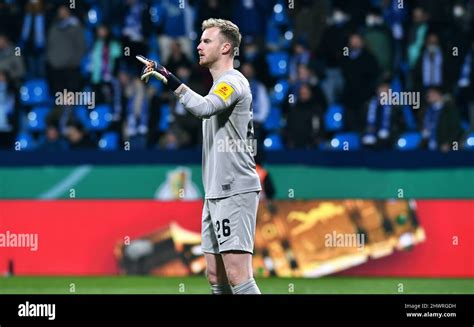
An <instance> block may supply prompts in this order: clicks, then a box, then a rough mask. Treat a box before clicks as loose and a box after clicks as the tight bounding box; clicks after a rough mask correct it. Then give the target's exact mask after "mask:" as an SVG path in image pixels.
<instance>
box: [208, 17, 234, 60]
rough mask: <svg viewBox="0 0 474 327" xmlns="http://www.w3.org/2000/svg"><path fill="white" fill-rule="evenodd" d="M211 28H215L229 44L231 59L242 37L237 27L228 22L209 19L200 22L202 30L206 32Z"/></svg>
mask: <svg viewBox="0 0 474 327" xmlns="http://www.w3.org/2000/svg"><path fill="white" fill-rule="evenodd" d="M211 27H217V28H218V29H219V31H220V32H221V34H222V35H223V36H224V38H225V40H226V41H228V42H230V44H231V45H232V49H233V51H231V57H233V56H234V52H235V49H238V48H239V46H240V41H241V40H242V35H240V32H239V27H238V26H237V25H235V24H234V23H232V22H231V21H229V20H225V19H218V18H209V19H207V20H205V21H203V22H202V30H203V31H204V30H206V29H208V28H211Z"/></svg>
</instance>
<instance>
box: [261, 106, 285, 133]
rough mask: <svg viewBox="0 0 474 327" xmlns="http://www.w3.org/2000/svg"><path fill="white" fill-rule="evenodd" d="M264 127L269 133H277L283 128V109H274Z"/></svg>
mask: <svg viewBox="0 0 474 327" xmlns="http://www.w3.org/2000/svg"><path fill="white" fill-rule="evenodd" d="M263 127H265V129H266V130H267V131H277V130H279V129H280V127H281V109H280V108H278V107H272V108H271V109H270V112H269V114H268V117H267V119H266V120H265V123H264V124H263Z"/></svg>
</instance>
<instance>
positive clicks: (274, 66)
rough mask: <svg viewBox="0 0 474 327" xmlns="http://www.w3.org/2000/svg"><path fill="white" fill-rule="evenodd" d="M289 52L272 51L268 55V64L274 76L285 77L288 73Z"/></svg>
mask: <svg viewBox="0 0 474 327" xmlns="http://www.w3.org/2000/svg"><path fill="white" fill-rule="evenodd" d="M288 59H289V57H288V53H286V52H282V51H279V52H272V53H269V54H268V55H267V64H268V67H269V69H270V75H272V76H273V77H283V76H285V75H287V74H288Z"/></svg>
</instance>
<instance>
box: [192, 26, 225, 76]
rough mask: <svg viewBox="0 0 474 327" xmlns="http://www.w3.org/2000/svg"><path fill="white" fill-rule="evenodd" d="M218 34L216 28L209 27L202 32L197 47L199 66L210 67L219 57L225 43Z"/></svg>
mask: <svg viewBox="0 0 474 327" xmlns="http://www.w3.org/2000/svg"><path fill="white" fill-rule="evenodd" d="M219 33H220V31H219V29H218V28H217V27H211V28H208V29H205V30H204V32H202V36H201V42H200V43H199V45H198V47H197V50H198V54H199V64H200V65H201V66H204V67H210V66H212V64H214V63H215V62H216V61H218V60H219V58H220V57H221V55H222V50H223V46H224V43H225V42H224V40H223V38H222V35H220V34H219Z"/></svg>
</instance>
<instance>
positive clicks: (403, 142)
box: [396, 132, 421, 151]
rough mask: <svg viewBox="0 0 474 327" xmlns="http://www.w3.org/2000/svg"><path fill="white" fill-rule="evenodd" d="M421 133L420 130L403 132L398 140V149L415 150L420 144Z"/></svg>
mask: <svg viewBox="0 0 474 327" xmlns="http://www.w3.org/2000/svg"><path fill="white" fill-rule="evenodd" d="M420 143H421V134H420V133H419V132H408V133H404V134H402V135H401V136H400V137H399V138H398V141H397V144H396V148H397V150H401V151H405V150H415V149H417V148H418V147H419V146H420Z"/></svg>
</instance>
